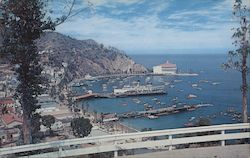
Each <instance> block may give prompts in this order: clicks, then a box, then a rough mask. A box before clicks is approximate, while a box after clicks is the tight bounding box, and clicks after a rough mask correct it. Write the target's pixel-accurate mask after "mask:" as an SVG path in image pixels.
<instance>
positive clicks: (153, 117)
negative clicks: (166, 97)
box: [147, 115, 158, 119]
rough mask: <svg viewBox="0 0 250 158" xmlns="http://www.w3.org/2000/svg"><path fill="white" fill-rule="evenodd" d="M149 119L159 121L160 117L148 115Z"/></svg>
mask: <svg viewBox="0 0 250 158" xmlns="http://www.w3.org/2000/svg"><path fill="white" fill-rule="evenodd" d="M147 117H148V118H149V119H157V118H158V116H155V115H148V116H147Z"/></svg>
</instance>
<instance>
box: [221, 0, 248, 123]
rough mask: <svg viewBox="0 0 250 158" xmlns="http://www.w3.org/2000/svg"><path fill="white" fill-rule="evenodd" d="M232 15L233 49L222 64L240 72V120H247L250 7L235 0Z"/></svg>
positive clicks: (239, 0)
mask: <svg viewBox="0 0 250 158" xmlns="http://www.w3.org/2000/svg"><path fill="white" fill-rule="evenodd" d="M233 15H234V17H235V18H236V20H237V21H238V23H239V26H238V27H237V28H233V30H235V32H234V34H233V36H232V38H233V39H234V43H233V44H234V46H235V50H234V51H229V53H228V54H229V60H228V62H227V63H226V64H224V67H225V69H228V68H231V69H235V70H238V71H239V72H240V73H241V79H242V86H241V91H242V119H243V120H242V121H243V122H245V123H246V122H248V114H247V90H248V84H247V74H248V73H249V67H248V66H247V57H248V56H249V54H250V44H249V38H250V36H249V34H250V24H249V18H250V16H249V15H250V9H249V8H247V6H246V5H244V4H243V3H242V0H235V2H234V11H233Z"/></svg>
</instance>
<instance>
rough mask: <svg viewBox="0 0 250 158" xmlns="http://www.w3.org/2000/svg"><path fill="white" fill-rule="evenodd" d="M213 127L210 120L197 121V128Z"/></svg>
mask: <svg viewBox="0 0 250 158" xmlns="http://www.w3.org/2000/svg"><path fill="white" fill-rule="evenodd" d="M210 125H211V121H210V120H209V119H208V118H205V117H202V118H199V119H198V120H197V122H195V126H197V127H199V126H210Z"/></svg>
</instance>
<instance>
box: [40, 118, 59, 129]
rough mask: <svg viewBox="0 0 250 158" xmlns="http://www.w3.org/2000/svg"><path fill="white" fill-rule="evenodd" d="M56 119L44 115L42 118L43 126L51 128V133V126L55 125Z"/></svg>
mask: <svg viewBox="0 0 250 158" xmlns="http://www.w3.org/2000/svg"><path fill="white" fill-rule="evenodd" d="M55 121H56V119H55V117H54V116H52V115H44V116H42V124H43V125H44V126H45V127H47V128H49V131H50V133H51V132H52V130H51V126H52V125H53V124H54V123H55Z"/></svg>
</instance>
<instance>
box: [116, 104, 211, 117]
mask: <svg viewBox="0 0 250 158" xmlns="http://www.w3.org/2000/svg"><path fill="white" fill-rule="evenodd" d="M207 106H212V105H211V104H197V105H184V106H182V107H175V106H170V107H166V108H159V109H153V110H144V111H135V112H128V113H123V114H120V115H118V117H119V118H139V117H148V116H161V115H169V114H176V113H180V112H185V111H193V110H196V109H198V108H200V107H207Z"/></svg>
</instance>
